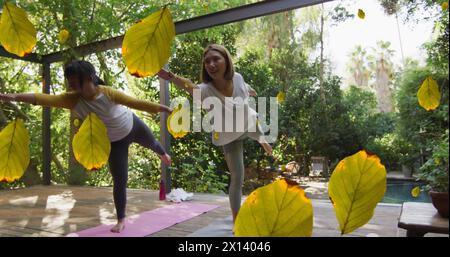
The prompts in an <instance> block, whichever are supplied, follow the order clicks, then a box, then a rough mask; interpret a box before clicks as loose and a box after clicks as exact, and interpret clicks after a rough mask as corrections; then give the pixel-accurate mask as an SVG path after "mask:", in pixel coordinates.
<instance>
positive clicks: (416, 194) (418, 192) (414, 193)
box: [411, 187, 420, 197]
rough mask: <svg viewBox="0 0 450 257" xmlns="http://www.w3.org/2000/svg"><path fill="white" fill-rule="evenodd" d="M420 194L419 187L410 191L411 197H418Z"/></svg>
mask: <svg viewBox="0 0 450 257" xmlns="http://www.w3.org/2000/svg"><path fill="white" fill-rule="evenodd" d="M419 194H420V187H415V188H413V189H412V190H411V195H412V197H418V196H419Z"/></svg>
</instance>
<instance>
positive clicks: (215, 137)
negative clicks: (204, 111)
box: [214, 132, 219, 140]
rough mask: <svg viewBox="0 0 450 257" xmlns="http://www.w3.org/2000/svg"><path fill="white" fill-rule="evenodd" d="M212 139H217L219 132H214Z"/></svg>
mask: <svg viewBox="0 0 450 257" xmlns="http://www.w3.org/2000/svg"><path fill="white" fill-rule="evenodd" d="M214 139H215V140H219V133H217V132H214Z"/></svg>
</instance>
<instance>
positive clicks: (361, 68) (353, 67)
mask: <svg viewBox="0 0 450 257" xmlns="http://www.w3.org/2000/svg"><path fill="white" fill-rule="evenodd" d="M367 63H368V57H367V51H366V50H365V49H364V48H363V47H362V46H360V45H358V46H356V48H355V50H354V51H353V52H351V53H350V61H349V63H348V64H347V70H348V71H349V72H350V74H351V82H350V83H351V84H353V85H355V86H357V87H359V88H362V89H365V90H369V89H370V88H369V78H370V71H369V69H368V67H367Z"/></svg>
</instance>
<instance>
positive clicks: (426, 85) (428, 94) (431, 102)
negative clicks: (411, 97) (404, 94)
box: [417, 76, 441, 111]
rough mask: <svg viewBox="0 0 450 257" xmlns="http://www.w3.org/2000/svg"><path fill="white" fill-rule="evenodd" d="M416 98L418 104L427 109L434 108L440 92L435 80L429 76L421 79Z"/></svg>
mask: <svg viewBox="0 0 450 257" xmlns="http://www.w3.org/2000/svg"><path fill="white" fill-rule="evenodd" d="M417 99H418V100H419V104H420V106H422V107H423V108H424V109H425V110H427V111H430V110H434V109H436V108H437V107H438V106H439V103H440V101H441V93H440V92H439V87H438V84H437V82H436V80H434V79H433V78H432V77H431V76H429V77H427V78H426V79H425V80H424V81H423V83H422V85H421V86H420V88H419V91H417Z"/></svg>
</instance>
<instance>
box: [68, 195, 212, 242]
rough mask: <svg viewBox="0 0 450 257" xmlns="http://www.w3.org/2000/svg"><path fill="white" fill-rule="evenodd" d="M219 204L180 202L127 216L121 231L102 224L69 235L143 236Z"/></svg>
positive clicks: (209, 209)
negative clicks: (112, 230)
mask: <svg viewBox="0 0 450 257" xmlns="http://www.w3.org/2000/svg"><path fill="white" fill-rule="evenodd" d="M217 207H219V205H210V204H202V203H186V202H183V203H178V204H172V205H168V206H164V207H161V208H158V209H155V210H151V211H147V212H143V213H140V214H136V215H133V216H130V217H127V218H126V221H125V229H124V230H123V231H122V232H121V233H112V232H110V231H109V230H110V229H111V228H112V227H113V225H100V226H97V227H94V228H89V229H86V230H82V231H79V232H76V233H70V234H68V235H67V236H68V237H143V236H148V235H150V234H153V233H155V232H158V231H160V230H163V229H165V228H168V227H171V226H173V225H175V224H178V223H180V222H183V221H185V220H188V219H191V218H193V217H195V216H198V215H200V214H202V213H205V212H208V211H211V210H213V209H215V208H217Z"/></svg>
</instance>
